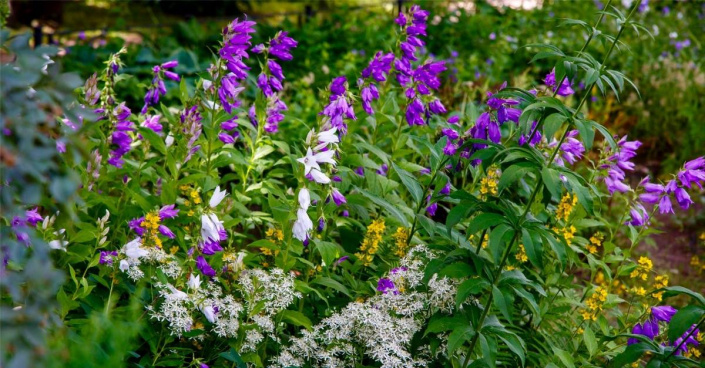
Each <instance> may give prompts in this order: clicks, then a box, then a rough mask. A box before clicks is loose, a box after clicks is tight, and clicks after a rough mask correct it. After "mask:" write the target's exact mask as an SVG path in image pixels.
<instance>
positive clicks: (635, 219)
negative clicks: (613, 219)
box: [624, 203, 649, 226]
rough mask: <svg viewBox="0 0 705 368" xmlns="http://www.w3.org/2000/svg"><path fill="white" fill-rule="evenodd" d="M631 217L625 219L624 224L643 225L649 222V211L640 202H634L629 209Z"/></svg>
mask: <svg viewBox="0 0 705 368" xmlns="http://www.w3.org/2000/svg"><path fill="white" fill-rule="evenodd" d="M629 215H630V216H631V218H630V219H629V220H628V221H626V222H625V223H624V224H625V225H632V226H644V225H648V224H649V212H648V211H647V210H646V208H644V206H643V205H642V204H641V203H636V204H634V205H633V206H632V208H631V209H630V210H629Z"/></svg>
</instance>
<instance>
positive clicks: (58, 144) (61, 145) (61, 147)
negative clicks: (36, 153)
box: [56, 139, 66, 153]
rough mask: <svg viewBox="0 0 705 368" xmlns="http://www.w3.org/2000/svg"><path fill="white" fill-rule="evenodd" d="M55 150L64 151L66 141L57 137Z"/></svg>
mask: <svg viewBox="0 0 705 368" xmlns="http://www.w3.org/2000/svg"><path fill="white" fill-rule="evenodd" d="M56 151H57V152H59V153H66V142H64V141H63V140H61V139H59V140H57V141H56Z"/></svg>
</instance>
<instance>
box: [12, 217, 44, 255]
mask: <svg viewBox="0 0 705 368" xmlns="http://www.w3.org/2000/svg"><path fill="white" fill-rule="evenodd" d="M42 220H44V218H43V217H42V215H40V214H39V210H38V208H34V209H31V210H27V211H25V213H24V216H15V217H13V218H12V221H11V222H10V227H11V228H12V230H13V231H14V233H15V235H16V236H17V241H19V242H20V243H22V244H24V245H26V246H29V245H30V241H29V234H28V233H26V232H25V231H23V230H22V229H23V228H26V227H28V226H29V227H36V226H37V224H38V223H39V222H41V221H42Z"/></svg>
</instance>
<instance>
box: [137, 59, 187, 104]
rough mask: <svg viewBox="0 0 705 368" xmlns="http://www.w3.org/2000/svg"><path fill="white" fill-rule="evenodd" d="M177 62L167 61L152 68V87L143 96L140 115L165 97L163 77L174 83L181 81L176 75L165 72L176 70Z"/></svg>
mask: <svg viewBox="0 0 705 368" xmlns="http://www.w3.org/2000/svg"><path fill="white" fill-rule="evenodd" d="M178 65H179V62H178V61H176V60H171V61H167V62H166V63H163V64H162V65H161V66H160V65H155V66H154V68H152V73H153V74H154V77H153V78H152V85H151V86H150V87H149V89H147V94H146V95H145V96H144V106H143V107H142V111H140V113H141V114H142V115H144V114H146V113H147V109H148V108H149V106H155V105H156V104H157V103H158V102H159V97H161V96H164V95H166V86H165V85H164V77H166V78H169V79H171V80H173V81H175V82H178V81H180V80H181V77H179V75H178V74H176V73H174V72H172V71H170V70H167V69H173V68H176V67H177V66H178Z"/></svg>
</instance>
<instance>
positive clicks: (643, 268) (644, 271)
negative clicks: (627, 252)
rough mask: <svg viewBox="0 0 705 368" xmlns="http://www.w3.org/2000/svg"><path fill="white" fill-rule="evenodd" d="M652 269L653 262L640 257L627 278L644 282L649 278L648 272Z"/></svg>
mask: <svg viewBox="0 0 705 368" xmlns="http://www.w3.org/2000/svg"><path fill="white" fill-rule="evenodd" d="M653 268H654V264H653V262H651V260H650V259H649V258H648V257H644V256H641V257H639V261H637V265H636V268H635V269H634V271H632V272H631V273H630V274H629V277H631V278H633V279H636V278H640V279H642V280H643V281H646V280H647V279H648V278H649V272H651V270H652V269H653Z"/></svg>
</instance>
